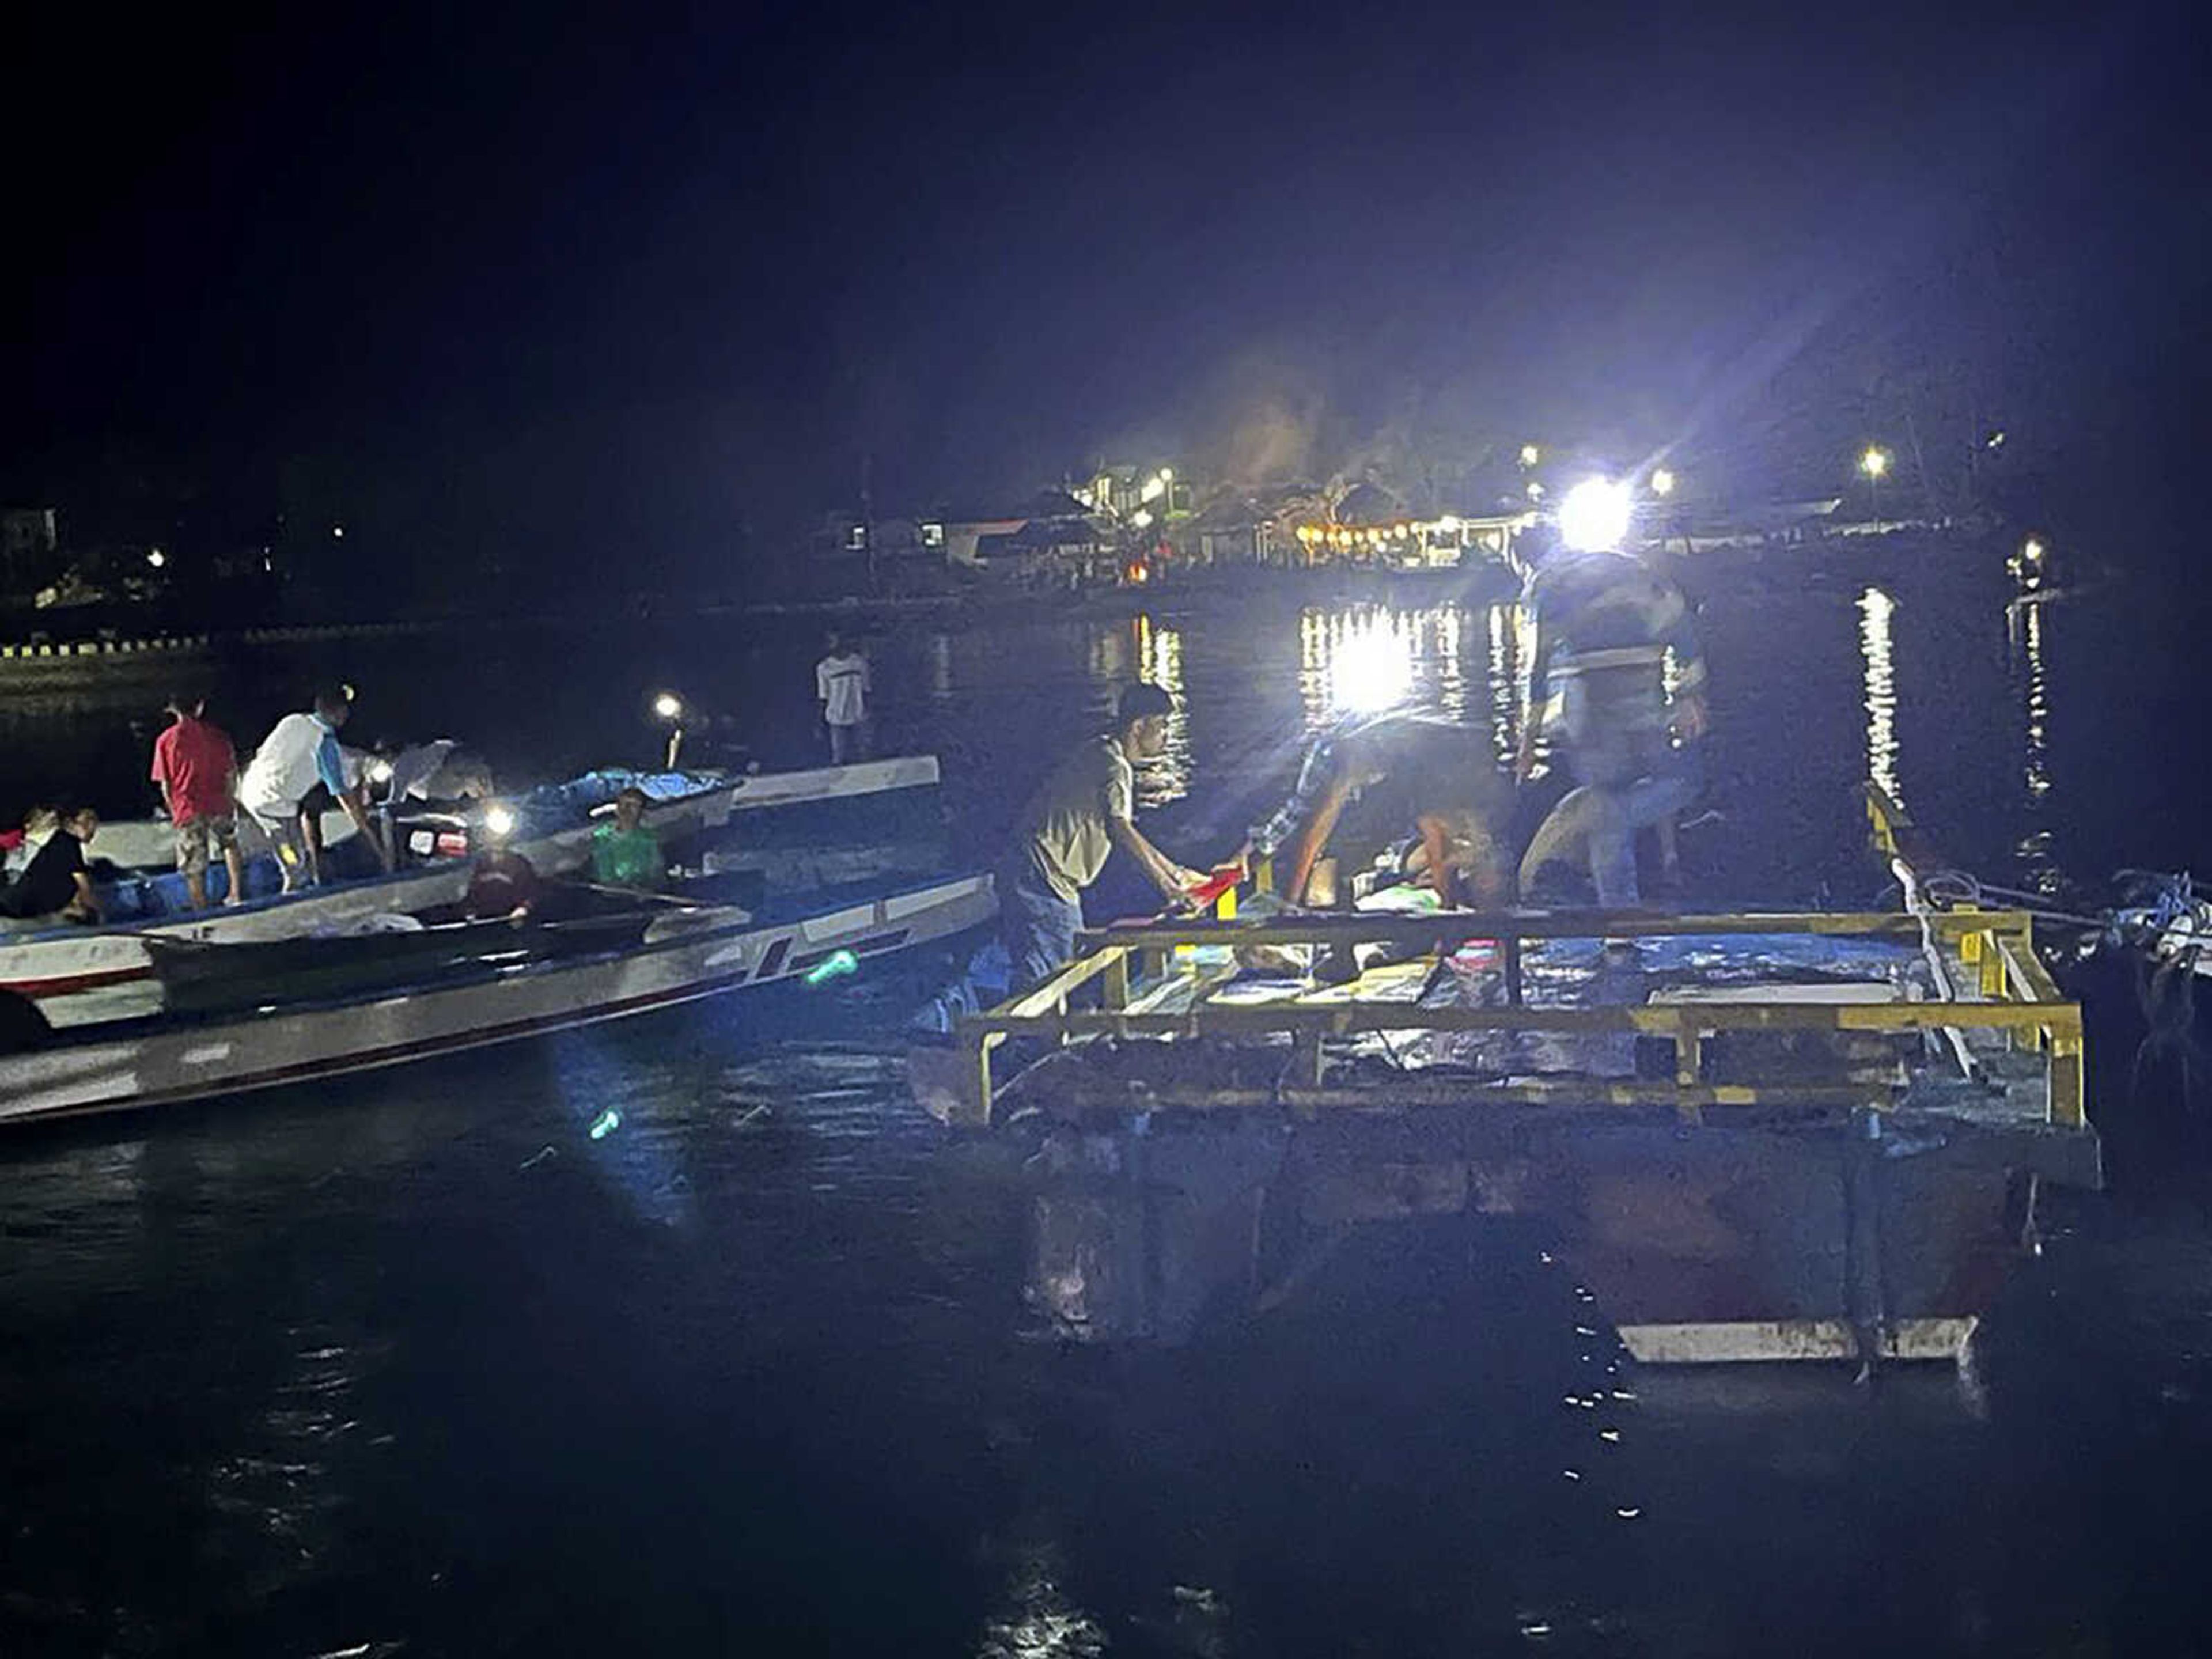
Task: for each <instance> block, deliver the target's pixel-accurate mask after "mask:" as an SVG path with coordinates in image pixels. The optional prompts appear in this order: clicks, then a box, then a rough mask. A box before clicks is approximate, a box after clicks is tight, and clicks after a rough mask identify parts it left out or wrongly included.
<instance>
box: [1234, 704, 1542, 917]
mask: <svg viewBox="0 0 2212 1659" xmlns="http://www.w3.org/2000/svg"><path fill="white" fill-rule="evenodd" d="M1354 801H1357V802H1358V810H1357V811H1355V812H1354V813H1353V816H1352V820H1351V821H1350V822H1349V823H1347V822H1346V821H1345V817H1344V815H1345V811H1346V808H1347V807H1348V806H1351V805H1352V803H1353V802H1354ZM1512 817H1513V783H1512V781H1511V779H1510V778H1508V777H1507V776H1506V775H1504V773H1503V772H1501V771H1500V770H1499V769H1498V761H1497V757H1496V756H1495V754H1494V752H1493V751H1492V748H1491V738H1490V733H1489V732H1488V730H1487V729H1486V728H1484V727H1482V726H1462V725H1461V724H1459V723H1458V722H1456V721H1454V720H1443V719H1439V718H1437V717H1435V716H1432V715H1425V714H1402V713H1394V714H1380V715H1376V716H1373V717H1371V718H1369V719H1366V720H1358V721H1354V722H1352V723H1348V724H1346V725H1345V726H1340V727H1339V728H1338V729H1337V730H1336V731H1334V732H1331V733H1329V734H1328V736H1326V737H1324V738H1322V739H1321V740H1320V741H1319V742H1317V743H1316V744H1314V745H1313V747H1312V748H1311V749H1310V750H1308V751H1307V753H1306V758H1305V763H1304V765H1303V766H1302V767H1301V768H1300V769H1299V771H1298V781H1297V787H1296V788H1295V789H1294V790H1293V791H1292V792H1291V797H1290V799H1288V800H1286V801H1285V802H1284V803H1283V805H1281V806H1280V807H1279V808H1278V809H1277V811H1276V812H1275V814H1274V816H1273V817H1271V818H1269V819H1268V820H1267V822H1266V823H1262V824H1258V825H1255V827H1254V828H1253V829H1252V832H1251V835H1250V836H1249V839H1248V840H1247V841H1246V842H1245V844H1244V847H1243V851H1242V853H1241V854H1239V858H1240V860H1242V861H1243V863H1244V864H1245V866H1247V867H1248V868H1249V866H1251V864H1252V863H1253V862H1254V861H1255V860H1258V859H1262V858H1270V857H1273V856H1274V855H1275V854H1277V853H1279V852H1282V853H1285V854H1286V856H1287V859H1288V861H1289V862H1288V867H1287V868H1286V869H1285V871H1283V872H1281V879H1280V880H1279V891H1280V892H1281V894H1282V896H1284V897H1285V898H1287V899H1289V900H1291V902H1293V903H1305V902H1309V901H1310V900H1313V899H1315V898H1316V897H1321V898H1325V899H1326V900H1328V901H1329V902H1334V901H1336V900H1337V899H1338V898H1340V897H1341V898H1345V899H1348V898H1349V897H1350V895H1349V894H1348V893H1344V894H1340V893H1339V892H1338V891H1337V890H1336V884H1335V882H1334V878H1333V872H1328V874H1329V875H1330V879H1328V880H1327V881H1325V882H1316V879H1315V876H1316V871H1317V870H1318V869H1320V868H1321V867H1322V854H1324V853H1325V852H1327V851H1328V849H1329V848H1330V847H1331V846H1332V845H1333V844H1334V842H1337V841H1338V840H1339V839H1343V840H1345V841H1346V842H1348V843H1357V844H1358V848H1357V850H1356V851H1355V852H1354V853H1353V854H1352V857H1353V859H1354V860H1355V861H1356V862H1357V863H1358V864H1361V865H1363V866H1364V864H1365V863H1367V862H1369V861H1370V860H1371V859H1372V857H1373V854H1374V853H1375V852H1376V851H1377V850H1380V848H1383V846H1386V845H1388V844H1389V843H1392V842H1396V841H1398V840H1399V839H1400V838H1401V837H1402V836H1405V834H1406V833H1407V830H1408V829H1411V830H1412V831H1413V833H1415V834H1416V835H1418V836H1419V838H1420V848H1419V853H1418V854H1417V856H1416V860H1415V862H1416V864H1417V866H1418V880H1419V883H1420V884H1423V885H1425V886H1429V887H1433V888H1434V889H1435V890H1436V891H1437V896H1439V897H1440V898H1442V899H1443V902H1445V903H1447V904H1451V903H1455V902H1471V903H1477V904H1498V903H1502V902H1504V901H1505V899H1506V898H1507V897H1508V896H1509V895H1510V892H1511V890H1512V880H1513V866H1512V861H1511V854H1510V853H1509V852H1508V850H1507V842H1508V836H1509V835H1510V823H1511V821H1512ZM1340 831H1343V832H1346V833H1344V834H1343V835H1342V836H1341V837H1340Z"/></svg>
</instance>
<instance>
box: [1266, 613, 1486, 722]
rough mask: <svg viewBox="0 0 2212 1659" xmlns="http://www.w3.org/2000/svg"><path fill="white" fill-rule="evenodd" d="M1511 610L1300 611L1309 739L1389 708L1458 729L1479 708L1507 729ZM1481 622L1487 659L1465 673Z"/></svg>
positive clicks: (1301, 687) (1302, 693)
mask: <svg viewBox="0 0 2212 1659" xmlns="http://www.w3.org/2000/svg"><path fill="white" fill-rule="evenodd" d="M1515 609H1516V607H1514V606H1511V605H1488V606H1485V607H1482V608H1481V610H1480V612H1479V613H1471V612H1469V611H1468V610H1467V609H1466V608H1464V607H1462V606H1459V605H1439V606H1436V607H1433V608H1431V609H1427V610H1420V611H1409V610H1402V609H1398V608H1395V607H1392V606H1389V605H1358V606H1351V607H1341V608H1337V609H1333V610H1326V611H1324V610H1321V609H1318V608H1316V609H1310V610H1308V611H1305V612H1304V613H1303V614H1302V615H1301V616H1300V617H1299V618H1298V696H1299V702H1300V708H1301V713H1302V718H1303V720H1304V728H1305V731H1306V732H1307V734H1308V735H1309V736H1311V735H1316V734H1317V733H1319V732H1324V731H1327V730H1328V729H1329V728H1330V727H1331V726H1334V724H1335V723H1336V722H1337V721H1338V720H1341V719H1343V718H1344V717H1346V716H1347V715H1359V714H1380V713H1382V712H1383V710H1385V709H1389V708H1420V709H1427V710H1430V711H1432V712H1435V713H1437V714H1443V715H1444V716H1445V717H1446V718H1448V719H1450V720H1468V719H1470V718H1472V717H1474V713H1475V711H1476V709H1477V708H1480V709H1481V710H1482V711H1483V712H1484V713H1485V714H1487V715H1488V716H1489V717H1490V718H1491V719H1492V720H1493V721H1498V720H1503V721H1504V722H1506V724H1507V726H1509V727H1510V724H1511V723H1512V721H1513V720H1515V719H1516V718H1517V709H1518V703H1519V696H1518V691H1517V690H1516V685H1515V683H1514V676H1515V673H1516V658H1515V653H1514V652H1513V650H1512V649H1511V648H1510V647H1507V646H1504V645H1502V643H1501V642H1502V641H1503V640H1504V636H1505V634H1506V631H1507V629H1508V627H1509V617H1510V613H1511V612H1512V611H1514V610H1515ZM1478 614H1479V615H1480V627H1481V631H1482V634H1483V635H1484V637H1485V639H1486V642H1487V651H1486V656H1485V658H1484V659H1483V661H1482V662H1481V663H1480V665H1470V664H1469V663H1468V657H1467V641H1468V635H1469V634H1470V632H1471V631H1472V629H1471V627H1470V624H1471V623H1474V620H1475V617H1476V615H1478ZM1478 676H1479V677H1480V687H1481V689H1480V693H1478V692H1477V691H1476V690H1474V686H1475V684H1476V681H1477V677H1478ZM1506 740H1510V737H1509V738H1507V739H1506Z"/></svg>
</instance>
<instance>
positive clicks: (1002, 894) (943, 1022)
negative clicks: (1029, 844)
mask: <svg viewBox="0 0 2212 1659" xmlns="http://www.w3.org/2000/svg"><path fill="white" fill-rule="evenodd" d="M997 887H998V892H999V936H998V937H997V938H996V939H993V940H992V941H991V942H990V943H989V944H988V945H984V946H982V947H981V949H979V950H978V951H976V952H975V955H973V956H971V957H969V958H968V966H967V968H966V969H965V970H964V971H963V973H962V974H961V975H960V977H959V978H958V979H957V980H955V981H953V982H952V983H951V984H950V985H948V986H946V987H945V988H944V989H943V990H942V991H939V993H938V994H937V995H936V996H935V997H933V998H932V999H931V1000H930V1001H929V1003H928V1004H927V1006H925V1007H924V1008H923V1009H922V1011H921V1012H920V1013H919V1014H917V1015H916V1016H915V1021H914V1023H915V1026H916V1027H917V1028H918V1029H920V1030H925V1031H934V1032H939V1033H949V1032H951V1030H952V1027H953V1023H954V1022H955V1021H956V1020H957V1018H959V1017H960V1016H961V1015H962V1014H975V1013H981V1012H982V1011H983V1010H984V1009H986V1008H989V1007H993V1006H996V1005H997V1004H999V1003H1001V1002H1004V1001H1005V1000H1006V999H1007V998H1009V997H1017V996H1019V995H1020V994H1022V993H1023V992H1024V991H1027V990H1029V989H1030V988H1031V987H1034V986H1036V985H1040V984H1042V983H1043V981H1046V980H1048V979H1050V978H1051V977H1052V976H1053V975H1054V974H1055V973H1057V972H1058V971H1059V970H1060V969H1062V968H1064V967H1065V966H1066V965H1067V963H1070V962H1073V960H1074V959H1075V936H1076V934H1077V933H1079V931H1081V929H1082V927H1083V907H1082V906H1081V905H1080V904H1078V903H1076V902H1073V900H1071V899H1064V898H1062V897H1061V896H1060V895H1059V894H1057V893H1055V892H1054V891H1053V890H1052V889H1051V887H1050V886H1049V885H1048V884H1047V883H1046V881H1045V879H1044V878H1043V877H1042V876H1040V875H1038V874H1037V873H1036V872H1035V871H1033V870H1031V869H1030V868H1029V867H1028V866H1026V865H1024V866H1022V867H1020V868H1019V869H1017V870H1016V871H1014V872H1012V873H1011V874H1010V873H1008V872H1005V871H1001V872H1000V873H999V877H998V880H997Z"/></svg>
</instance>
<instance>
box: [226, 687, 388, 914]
mask: <svg viewBox="0 0 2212 1659" xmlns="http://www.w3.org/2000/svg"><path fill="white" fill-rule="evenodd" d="M352 697H353V693H352V691H351V690H350V689H349V688H348V687H345V686H336V685H333V686H326V687H325V688H324V689H323V690H320V691H318V692H317V693H316V694H315V706H314V708H313V711H312V712H310V713H303V714H287V715H285V716H284V718H283V720H278V721H277V722H276V725H275V726H273V727H272V728H270V732H269V735H268V736H267V737H265V738H263V739H262V740H261V747H260V748H259V749H258V750H255V751H254V756H253V759H252V762H251V763H249V764H248V765H247V767H246V775H245V776H244V777H243V778H241V779H240V781H239V786H238V799H239V805H241V806H243V807H245V808H246V811H249V812H251V813H252V815H253V820H254V822H255V823H258V824H259V825H260V826H261V828H262V829H263V830H264V831H265V832H266V833H267V835H268V836H269V839H270V842H272V843H274V845H275V846H276V860H277V863H278V864H279V865H280V866H282V867H283V872H284V890H285V891H286V892H288V893H290V892H295V891H296V890H298V889H299V887H300V886H301V884H302V883H303V882H306V883H310V884H318V885H319V884H320V883H321V881H322V879H323V826H322V812H323V808H324V807H325V805H331V804H332V803H336V804H337V805H343V807H344V808H345V811H346V816H347V817H349V818H351V819H352V820H353V822H354V827H355V828H356V829H358V830H359V831H360V832H361V833H362V835H363V836H366V837H367V838H368V844H369V845H370V846H371V847H373V848H375V849H376V856H377V859H378V860H379V861H380V863H381V864H382V865H383V866H384V867H385V869H386V871H387V872H388V871H390V869H391V868H392V849H391V848H388V847H386V845H385V844H384V838H383V837H382V836H380V835H379V834H377V831H376V824H375V822H374V820H373V819H372V818H371V817H369V813H368V802H367V800H366V799H364V798H363V792H362V787H361V786H360V785H359V784H357V783H349V782H348V781H347V779H346V773H345V760H344V757H343V756H342V755H340V754H339V752H338V736H337V734H338V730H339V728H340V727H341V726H344V724H345V723H346V717H347V716H348V715H349V714H351V712H352V706H353V705H352Z"/></svg>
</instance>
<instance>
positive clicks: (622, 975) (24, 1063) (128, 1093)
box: [0, 876, 996, 1124]
mask: <svg viewBox="0 0 2212 1659" xmlns="http://www.w3.org/2000/svg"><path fill="white" fill-rule="evenodd" d="M995 909H996V905H995V902H994V896H993V894H992V890H991V882H990V878H988V877H987V876H968V877H963V878H958V879H956V880H951V881H945V882H939V883H937V884H933V885H930V886H927V887H923V888H918V889H912V890H907V891H903V892H899V893H895V894H891V895H889V896H884V897H880V898H872V899H868V900H865V901H858V902H854V903H851V904H849V905H846V906H843V907H842V908H837V909H836V910H832V911H827V912H824V913H823V914H821V915H811V916H805V917H799V918H794V919H792V920H788V921H777V922H761V921H751V920H750V919H743V920H725V921H719V922H718V921H717V918H716V915H715V913H713V912H708V913H703V914H702V915H692V916H671V918H669V919H668V920H667V921H665V922H661V923H658V924H656V925H655V927H654V929H653V931H652V932H651V933H648V935H647V939H646V941H645V943H644V944H643V945H641V946H640V947H638V948H637V949H635V950H634V951H622V952H617V953H611V954H609V955H607V956H605V957H597V958H592V959H588V960H584V961H554V962H540V963H526V964H524V965H521V966H519V967H516V968H513V969H506V970H500V969H490V970H487V972H486V973H485V975H483V977H481V978H477V979H473V980H470V981H465V982H461V983H456V984H442V985H435V986H432V987H428V988H416V989H411V990H400V989H394V990H392V991H389V992H386V993H380V994H376V995H374V996H372V997H365V998H362V999H358V1000H349V1001H346V1002H343V1003H339V1004H335V1005H323V1006H305V1007H300V1008H291V1009H283V1008H279V1009H268V1010H264V1011H261V1012H257V1013H252V1014H248V1015H246V1016H244V1017H240V1018H226V1019H222V1020H200V1019H191V1018H157V1019H155V1020H152V1021H148V1022H140V1023H137V1024H134V1025H132V1026H130V1027H117V1028H115V1030H114V1034H113V1035H112V1036H110V1035H108V1033H107V1032H106V1031H87V1032H83V1033H80V1034H78V1035H77V1036H75V1037H72V1038H68V1039H64V1040H63V1041H61V1042H57V1043H55V1044H53V1045H52V1046H51V1047H47V1048H38V1049H33V1050H32V1051H30V1052H27V1053H24V1054H16V1055H14V1056H11V1057H9V1058H7V1059H4V1060H0V1124H19V1123H26V1122H32V1121H40V1120H43V1119H49V1118H55V1117H63V1116H70V1115H78V1114H83V1113H90V1112H101V1111H114V1110H119V1109H128V1108H138V1107H149V1106H158V1105H167V1104H175V1103H180V1102H184V1101H189V1100H196V1099H201V1098H204V1097H210V1096H215V1095H224V1094H234V1093H240V1092H243V1091H249V1090H254V1089H266V1088H272V1087H276V1086H277V1085H283V1084H288V1083H297V1082H303V1081H307V1080H310V1079H322V1078H330V1077H337V1076H341V1075H343V1074H345V1073H352V1072H362V1071H371V1070H375V1069H378V1068H380V1067H384V1066H398V1065H404V1064H406V1063H408V1062H410V1061H412V1060H426V1059H429V1058H433V1057H435V1056H436V1055H439V1054H453V1053H458V1052H459V1051H461V1050H464V1049H468V1048H483V1047H487V1046H489V1045H491V1044H494V1043H501V1042H515V1041H518V1040H520V1039H522V1038H526V1037H531V1036H539V1035H542V1034H544V1033H546V1032H550V1031H558V1030H568V1029H571V1028H574V1027H576V1026H582V1025H591V1024H599V1023H600V1022H602V1021H605V1020H611V1019H620V1018H626V1017H628V1016H629V1015H633V1014H641V1013H647V1012H651V1011H653V1010H654V1009H658V1008H667V1007H672V1006H677V1005H678V1004H681V1003H684V1002H690V1001H695V1000H698V999H700V998H703V997H709V996H714V995H717V994H720V993H722V992H726V991H731V990H736V989H738V988H740V987H753V986H758V985H767V984H771V983H775V982H777V981H784V980H789V979H792V978H794V977H799V976H802V975H805V974H806V973H807V972H808V971H810V970H811V969H813V968H815V967H817V966H818V965H819V964H820V963H823V961H824V960H826V959H827V958H828V957H829V956H830V955H831V954H832V953H834V952H836V951H851V952H852V953H853V954H854V956H855V957H860V958H861V959H863V960H866V959H868V958H871V957H878V956H885V955H889V954H890V953H891V952H893V951H900V950H904V949H908V948H910V947H912V946H914V945H922V944H927V943H929V942H931V941H933V940H936V939H947V938H951V937H952V936H953V935H955V934H957V933H964V932H966V931H967V930H968V929H969V928H971V927H976V926H978V925H979V924H981V922H983V921H987V920H988V919H989V918H990V917H991V915H994V912H995ZM725 914H727V913H725Z"/></svg>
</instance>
